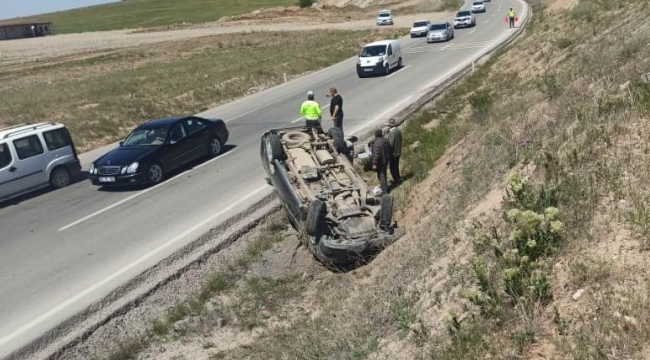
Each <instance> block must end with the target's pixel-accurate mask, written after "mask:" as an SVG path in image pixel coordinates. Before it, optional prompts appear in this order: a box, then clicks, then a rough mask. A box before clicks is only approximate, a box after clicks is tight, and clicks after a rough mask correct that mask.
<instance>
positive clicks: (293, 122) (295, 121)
mask: <svg viewBox="0 0 650 360" xmlns="http://www.w3.org/2000/svg"><path fill="white" fill-rule="evenodd" d="M329 107H330V106H329V105H325V106H321V107H320V109H321V110H325V109H327V108H329ZM300 120H305V117H304V116H301V117H299V118H297V119H296V120H293V121H292V122H291V123H292V124H295V123H297V122H298V121H300Z"/></svg>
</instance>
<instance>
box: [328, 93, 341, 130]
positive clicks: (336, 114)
mask: <svg viewBox="0 0 650 360" xmlns="http://www.w3.org/2000/svg"><path fill="white" fill-rule="evenodd" d="M329 96H330V97H331V98H332V100H331V101H330V115H331V116H332V121H334V126H335V127H337V128H339V129H341V132H343V98H342V97H341V94H339V92H338V90H337V89H336V88H335V87H331V88H330V93H329Z"/></svg>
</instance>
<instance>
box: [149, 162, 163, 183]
mask: <svg viewBox="0 0 650 360" xmlns="http://www.w3.org/2000/svg"><path fill="white" fill-rule="evenodd" d="M160 179H162V169H161V168H160V166H158V165H152V166H150V167H149V180H151V182H154V183H157V182H159V181H160Z"/></svg>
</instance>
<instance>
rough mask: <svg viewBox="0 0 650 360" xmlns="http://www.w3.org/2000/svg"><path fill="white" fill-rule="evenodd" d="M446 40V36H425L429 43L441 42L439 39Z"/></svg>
mask: <svg viewBox="0 0 650 360" xmlns="http://www.w3.org/2000/svg"><path fill="white" fill-rule="evenodd" d="M446 40H447V36H440V37H427V42H429V43H434V42H441V41H446Z"/></svg>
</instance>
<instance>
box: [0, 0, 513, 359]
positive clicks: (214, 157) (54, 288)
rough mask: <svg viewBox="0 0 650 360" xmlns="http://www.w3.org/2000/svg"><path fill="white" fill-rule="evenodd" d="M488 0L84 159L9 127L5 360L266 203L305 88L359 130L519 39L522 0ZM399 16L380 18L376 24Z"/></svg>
mask: <svg viewBox="0 0 650 360" xmlns="http://www.w3.org/2000/svg"><path fill="white" fill-rule="evenodd" d="M482 4H483V6H484V8H485V10H483V11H481V10H480V9H479V8H478V7H477V8H476V11H478V13H476V11H474V5H473V4H472V3H471V2H470V3H468V9H467V10H464V9H463V10H461V11H459V12H458V14H455V16H454V18H443V17H442V16H441V17H440V18H437V19H423V20H422V21H421V22H423V23H426V27H425V28H424V29H425V30H421V28H422V26H421V25H422V24H421V22H420V21H418V22H417V23H416V24H414V29H411V30H416V31H415V32H414V31H411V35H413V37H411V36H406V37H404V38H401V39H398V40H392V39H386V40H383V41H379V42H373V43H369V44H367V45H365V46H364V47H363V48H362V49H359V54H358V55H357V56H354V57H353V58H350V59H347V60H345V61H343V62H341V63H338V64H335V65H333V66H331V67H328V68H326V69H323V70H320V71H317V72H314V73H311V74H309V75H306V76H304V77H301V78H299V79H296V80H293V81H290V82H287V83H285V84H282V85H279V86H277V87H274V88H270V89H268V90H264V91H262V92H259V93H256V94H253V95H250V96H247V97H245V98H241V99H238V100H236V101H232V102H230V103H228V104H224V105H221V106H219V107H216V108H213V109H209V110H207V111H204V112H202V113H200V114H196V115H193V116H180V117H176V116H174V114H169V115H170V116H172V117H169V118H164V119H153V120H149V119H147V121H143V122H142V124H141V125H139V126H138V127H136V128H135V129H134V130H133V131H132V132H131V133H130V134H129V135H128V136H127V137H126V138H125V139H124V141H122V142H120V143H118V144H112V145H109V146H107V147H104V148H101V149H97V150H95V151H92V152H89V153H85V154H78V153H77V150H76V149H75V146H74V143H73V141H72V138H73V137H74V134H72V136H70V135H69V133H68V130H67V129H66V127H65V126H64V125H61V124H50V123H39V124H29V125H23V126H20V127H14V128H11V129H3V130H0V229H2V230H1V231H2V232H1V233H0V266H2V268H3V270H5V271H0V285H1V286H2V288H3V291H2V292H0V319H2V322H0V358H2V357H3V356H5V355H7V354H9V353H11V352H12V351H15V350H16V349H18V348H20V347H22V346H24V345H25V344H27V343H29V342H30V341H32V340H33V339H35V338H36V337H38V336H40V335H42V334H43V333H45V332H46V331H48V330H50V329H52V328H53V327H55V326H56V325H58V324H59V323H61V322H62V321H63V320H65V319H67V318H69V317H70V316H72V315H74V314H76V313H78V312H79V311H81V310H83V309H85V308H87V307H88V306H89V305H90V304H92V303H94V302H96V301H98V300H99V299H101V298H103V297H105V296H106V295H107V294H109V293H110V292H111V291H113V290H114V289H116V288H117V287H119V286H120V285H122V284H124V283H125V282H127V281H129V279H132V278H133V277H134V276H136V275H138V274H140V273H142V272H144V271H146V270H147V269H148V268H150V267H151V266H153V265H155V264H157V263H159V262H160V261H162V260H163V259H165V258H167V257H169V256H170V255H172V254H174V252H175V251H177V250H178V249H180V248H182V247H183V246H185V245H188V244H190V243H192V242H193V241H195V240H196V239H197V238H199V237H200V236H201V235H202V234H204V233H205V232H207V231H209V230H210V229H212V228H214V227H215V226H217V225H219V224H222V223H224V222H225V221H227V220H228V219H230V218H231V217H233V216H234V215H236V214H238V213H240V212H242V211H244V210H245V209H247V208H249V207H251V206H252V205H254V204H256V203H258V202H259V201H260V200H262V199H263V198H265V197H267V196H270V195H271V194H272V192H273V187H272V186H269V184H268V183H267V182H266V178H267V176H268V174H267V169H265V168H264V167H263V166H261V164H260V137H261V136H262V135H263V134H266V133H268V132H269V131H271V130H273V129H275V130H276V131H277V129H281V128H289V127H293V126H295V123H296V122H302V121H304V120H305V118H304V117H303V116H301V114H300V113H299V108H300V104H301V103H302V102H303V101H304V98H305V94H306V93H307V92H308V91H312V92H313V93H314V94H315V97H316V100H324V99H323V98H325V96H326V94H327V93H328V89H329V88H330V87H332V86H336V87H337V88H338V90H339V92H340V93H341V95H342V97H343V98H344V99H345V105H344V106H343V108H344V111H345V117H344V118H343V120H342V128H343V129H344V131H345V134H346V136H348V135H353V134H356V135H360V134H362V133H365V132H366V131H367V130H370V129H372V128H375V127H379V126H384V125H386V124H387V122H388V118H389V117H390V116H392V115H393V114H395V113H398V112H399V111H401V110H403V109H405V108H406V107H407V106H408V105H409V104H411V103H413V102H414V101H416V100H418V99H419V98H420V97H422V96H423V95H424V94H426V93H427V92H429V91H430V90H431V89H432V88H433V87H436V86H438V85H441V84H443V83H444V82H445V81H446V80H448V79H449V78H450V77H452V76H453V75H454V74H456V73H457V72H459V71H460V70H461V69H463V68H464V67H466V66H467V65H468V64H471V63H472V62H473V61H475V60H476V59H478V58H480V57H481V56H483V55H484V54H487V53H489V52H490V51H492V50H493V49H494V48H495V47H496V46H497V45H499V44H501V43H503V42H504V41H506V40H508V39H510V38H511V37H513V36H514V35H513V34H514V32H513V31H512V30H511V29H510V28H509V27H508V25H507V24H504V23H503V21H502V18H503V16H504V14H506V13H507V9H508V7H510V6H513V7H515V9H517V11H518V13H520V14H521V15H520V17H521V18H524V17H525V16H526V13H525V11H526V10H525V9H526V7H525V5H524V4H523V3H522V2H520V1H519V0H499V1H494V2H488V3H484V2H482ZM394 17H399V14H396V13H395V12H391V11H382V12H381V13H379V15H378V17H377V26H391V25H392V24H393V18H394ZM415 25H418V26H417V27H416V26H415ZM371 26H374V25H372V23H371ZM465 27H466V28H465ZM355 73H356V75H357V76H354V75H355ZM371 75H373V76H371ZM322 108H323V110H324V112H329V111H325V110H326V109H328V108H329V103H328V105H326V106H323V107H322ZM333 125H334V123H333V122H330V121H329V119H327V120H326V121H324V123H323V125H322V127H323V129H324V130H327V129H328V128H330V127H332V126H333ZM285 150H286V151H289V149H288V148H287V149H285ZM338 174H339V173H338V172H337V173H336V174H335V175H336V176H339V175H338ZM335 175H332V176H335ZM350 178H354V176H350ZM32 179H33V181H31V180H32ZM28 180H29V181H28ZM17 184H20V186H17ZM48 186H49V187H50V188H54V189H53V190H52V191H50V189H47V187H48ZM351 193H352V192H351ZM351 196H352V195H351ZM355 196H356V195H355ZM369 203H370V202H369ZM375 205H376V206H377V208H378V209H380V208H381V202H380V201H377V203H376V204H375V203H373V206H375ZM379 213H380V211H379V210H377V211H375V212H374V213H373V214H375V215H377V214H379ZM323 214H324V213H323ZM324 216H325V215H324ZM373 226H374V225H373ZM342 227H343V226H342ZM372 230H373V231H377V230H376V229H375V228H373V229H372Z"/></svg>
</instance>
